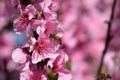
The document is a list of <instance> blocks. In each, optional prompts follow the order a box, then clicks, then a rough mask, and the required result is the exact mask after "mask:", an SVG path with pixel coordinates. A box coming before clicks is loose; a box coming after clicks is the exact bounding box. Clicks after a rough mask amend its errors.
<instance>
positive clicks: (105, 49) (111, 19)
mask: <svg viewBox="0 0 120 80" xmlns="http://www.w3.org/2000/svg"><path fill="white" fill-rule="evenodd" d="M116 2H117V0H114V1H113V5H112V10H111V16H110V20H109V22H107V23H108V30H107V37H106V40H105V48H104V50H103V54H102V57H101V62H100V65H99V68H98V71H97V76H99V75H100V74H101V71H102V65H103V61H104V57H105V54H106V52H107V49H108V46H109V43H110V41H111V39H112V36H111V35H110V31H111V27H112V21H113V19H114V12H115V5H116ZM97 80H100V79H98V78H97Z"/></svg>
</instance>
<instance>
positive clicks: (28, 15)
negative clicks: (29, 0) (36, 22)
mask: <svg viewBox="0 0 120 80" xmlns="http://www.w3.org/2000/svg"><path fill="white" fill-rule="evenodd" d="M35 13H36V9H35V8H34V6H33V5H31V4H30V5H28V6H26V8H25V11H23V12H22V14H21V15H20V17H18V18H17V19H16V20H15V21H14V28H15V29H14V30H15V31H16V32H20V33H21V32H24V31H25V30H26V29H27V28H29V26H28V25H29V22H30V20H31V19H32V18H33V17H34V15H35Z"/></svg>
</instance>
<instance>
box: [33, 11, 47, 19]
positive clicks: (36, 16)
mask: <svg viewBox="0 0 120 80" xmlns="http://www.w3.org/2000/svg"><path fill="white" fill-rule="evenodd" d="M34 18H35V19H36V18H43V19H45V16H44V14H43V12H42V11H37V12H36V14H35V15H34Z"/></svg>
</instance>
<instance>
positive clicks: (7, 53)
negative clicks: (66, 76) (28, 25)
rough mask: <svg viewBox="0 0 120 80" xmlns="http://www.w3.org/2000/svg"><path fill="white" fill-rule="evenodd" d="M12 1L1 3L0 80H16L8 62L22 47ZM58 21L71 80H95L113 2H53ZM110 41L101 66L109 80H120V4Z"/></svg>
mask: <svg viewBox="0 0 120 80" xmlns="http://www.w3.org/2000/svg"><path fill="white" fill-rule="evenodd" d="M13 1H15V0H0V80H19V70H18V69H17V67H16V66H18V64H15V62H13V60H12V59H11V54H12V51H13V50H14V49H15V48H17V47H21V46H22V45H23V44H24V42H25V39H26V34H16V33H15V32H14V30H13V20H14V19H15V18H16V16H17V15H16V14H17V12H18V11H17V8H16V4H14V3H13ZM54 1H55V2H56V5H54V6H57V7H56V9H57V11H56V13H57V18H58V20H59V22H60V24H61V27H62V29H63V30H64V35H63V37H62V42H63V48H64V51H65V52H66V53H67V54H68V55H69V56H70V60H69V62H68V64H67V68H68V69H69V70H71V73H72V75H73V79H72V80H96V74H97V70H98V68H99V65H100V62H101V56H102V53H103V50H104V48H105V40H106V34H107V29H108V24H107V23H106V22H107V21H109V20H110V15H111V10H112V9H111V8H112V4H113V0H54ZM112 22H113V24H112V27H111V32H110V35H112V39H111V41H110V44H109V47H108V49H107V53H106V55H105V58H104V64H103V65H102V72H103V73H105V74H109V75H111V79H108V80H120V0H117V4H116V6H115V12H114V19H113V21H112Z"/></svg>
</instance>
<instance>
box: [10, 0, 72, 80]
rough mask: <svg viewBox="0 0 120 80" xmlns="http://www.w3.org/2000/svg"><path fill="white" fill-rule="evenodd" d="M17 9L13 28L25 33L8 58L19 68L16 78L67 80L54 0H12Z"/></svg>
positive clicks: (61, 33) (68, 79)
mask: <svg viewBox="0 0 120 80" xmlns="http://www.w3.org/2000/svg"><path fill="white" fill-rule="evenodd" d="M12 2H13V4H15V5H17V8H18V9H19V11H18V15H17V18H16V19H15V20H14V23H13V26H14V31H15V32H16V33H18V34H22V33H26V36H27V38H26V41H25V43H24V44H23V46H22V47H19V48H16V49H15V50H14V51H13V54H12V59H13V60H14V61H15V62H16V63H18V68H19V69H20V70H21V73H20V80H71V74H70V71H69V70H67V69H66V63H67V61H68V60H69V57H68V55H67V54H66V53H65V52H64V50H63V48H62V40H61V37H62V35H63V30H62V29H61V28H60V26H61V25H60V23H59V22H58V20H57V15H56V12H55V11H56V9H57V5H56V2H55V0H27V1H25V0H18V1H17V0H13V1H12Z"/></svg>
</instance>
